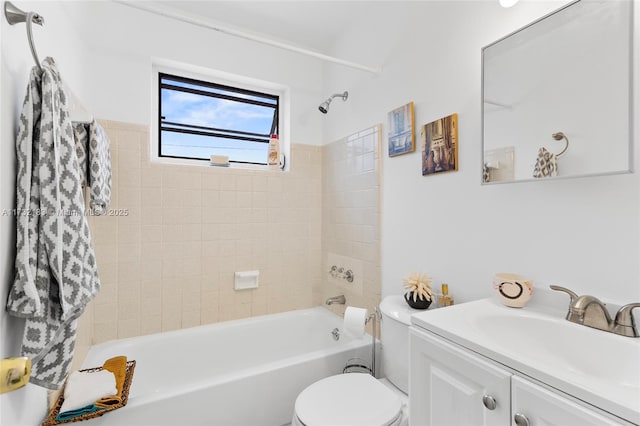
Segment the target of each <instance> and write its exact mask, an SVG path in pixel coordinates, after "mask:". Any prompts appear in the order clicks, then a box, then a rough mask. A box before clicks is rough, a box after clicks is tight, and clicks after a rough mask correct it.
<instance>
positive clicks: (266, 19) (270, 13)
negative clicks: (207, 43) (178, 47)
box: [155, 0, 372, 53]
mask: <svg viewBox="0 0 640 426" xmlns="http://www.w3.org/2000/svg"><path fill="white" fill-rule="evenodd" d="M155 3H156V4H162V5H163V6H164V7H168V8H171V9H175V10H177V11H180V12H181V13H185V14H188V15H193V16H197V17H200V18H205V19H207V20H209V21H211V22H212V23H214V24H215V23H218V24H220V25H224V26H225V27H232V28H235V29H240V30H247V31H249V32H251V33H253V34H255V35H263V36H266V37H268V38H271V39H274V40H278V41H283V42H287V43H289V44H293V45H296V46H299V47H305V48H309V49H313V50H317V51H320V52H323V53H326V52H328V51H329V50H330V49H331V46H333V44H334V43H335V42H336V40H337V39H338V38H339V37H340V35H341V34H343V33H344V31H346V30H347V29H348V28H349V24H350V22H351V21H352V20H353V19H362V18H363V16H366V13H367V9H368V8H370V7H371V4H372V2H365V1H329V0H316V1H310V0H303V1H264V0H263V1H188V0H174V1H159V2H155Z"/></svg>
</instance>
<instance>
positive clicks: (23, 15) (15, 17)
mask: <svg viewBox="0 0 640 426" xmlns="http://www.w3.org/2000/svg"><path fill="white" fill-rule="evenodd" d="M4 16H5V17H6V18H7V22H9V24H10V25H15V24H19V23H21V22H25V23H26V24H27V39H28V40H29V47H30V48H31V56H33V60H34V61H36V65H37V66H38V69H40V71H42V66H41V65H40V59H38V53H37V52H36V46H35V44H34V43H33V31H32V30H31V24H32V23H36V24H38V25H44V18H43V17H42V16H41V15H39V14H37V13H35V12H24V11H22V10H20V9H18V8H17V7H16V6H15V5H14V4H13V3H11V2H10V1H5V2H4Z"/></svg>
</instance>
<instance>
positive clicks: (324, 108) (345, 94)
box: [318, 90, 349, 114]
mask: <svg viewBox="0 0 640 426" xmlns="http://www.w3.org/2000/svg"><path fill="white" fill-rule="evenodd" d="M333 98H342V100H343V101H346V100H347V99H348V98H349V92H347V91H346V90H345V91H344V92H343V93H336V94H334V95H331V96H330V97H329V99H327V100H326V101H324V102H323V103H321V104H320V106H319V107H318V109H319V110H320V112H321V113H323V114H326V113H327V112H329V104H330V103H331V101H332V100H333Z"/></svg>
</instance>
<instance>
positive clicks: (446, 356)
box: [409, 329, 511, 426]
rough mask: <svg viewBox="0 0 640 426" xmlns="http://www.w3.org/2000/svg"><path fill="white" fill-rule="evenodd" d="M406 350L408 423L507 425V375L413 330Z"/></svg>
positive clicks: (448, 345) (425, 424)
mask: <svg viewBox="0 0 640 426" xmlns="http://www.w3.org/2000/svg"><path fill="white" fill-rule="evenodd" d="M409 348H410V350H409V352H410V364H409V397H410V401H409V407H410V410H409V416H410V418H409V423H410V424H411V425H412V426H423V425H424V426H427V425H434V426H435V425H438V426H440V425H450V426H454V425H478V426H480V425H482V426H485V425H487V426H504V425H508V424H509V418H510V414H511V404H510V402H509V400H510V398H511V395H510V393H511V373H509V372H508V371H506V370H504V369H502V368H499V367H497V366H495V365H494V364H493V363H490V362H487V361H486V360H484V359H481V358H480V357H478V356H475V355H472V353H471V352H469V351H466V350H463V349H461V348H460V347H459V346H454V345H453V344H450V343H448V342H445V341H444V340H442V339H437V338H435V337H432V336H431V335H428V334H427V333H423V332H420V331H416V330H413V329H410V334H409ZM483 400H484V402H483ZM485 404H486V405H488V406H489V407H490V408H487V407H486V406H485Z"/></svg>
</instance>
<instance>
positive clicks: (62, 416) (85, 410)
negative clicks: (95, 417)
mask: <svg viewBox="0 0 640 426" xmlns="http://www.w3.org/2000/svg"><path fill="white" fill-rule="evenodd" d="M98 410H101V408H99V407H96V405H95V404H89V405H85V406H84V407H80V408H77V409H75V410H69V411H64V412H60V413H59V414H58V415H57V416H56V420H57V421H59V422H66V421H69V420H71V419H73V418H76V417H78V416H82V415H85V414H89V413H94V412H96V411H98Z"/></svg>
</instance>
